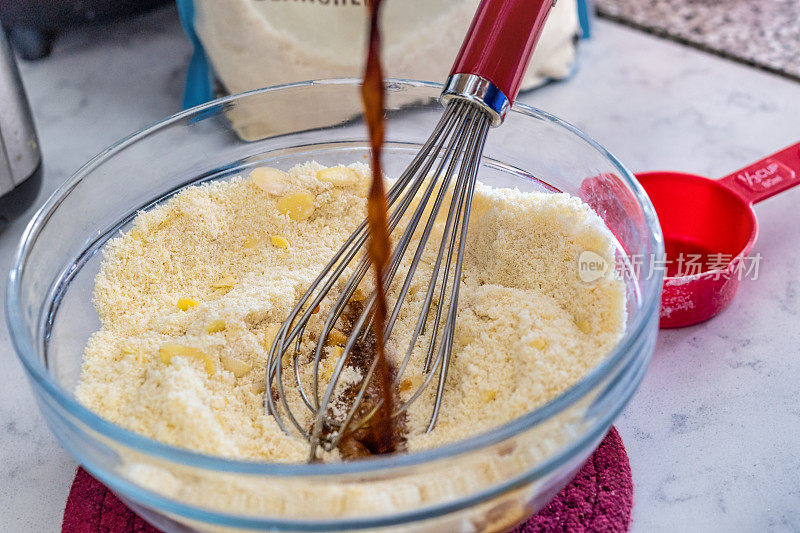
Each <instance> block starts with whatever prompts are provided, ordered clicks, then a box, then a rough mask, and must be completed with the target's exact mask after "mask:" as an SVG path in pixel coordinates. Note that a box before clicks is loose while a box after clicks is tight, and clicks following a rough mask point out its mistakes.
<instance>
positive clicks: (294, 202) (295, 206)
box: [278, 192, 315, 221]
mask: <svg viewBox="0 0 800 533" xmlns="http://www.w3.org/2000/svg"><path fill="white" fill-rule="evenodd" d="M314 200H315V198H314V195H313V194H310V193H307V192H296V193H294V194H290V195H289V196H284V197H283V198H281V199H280V200H278V212H279V213H280V214H282V215H289V218H291V219H292V220H294V221H300V220H306V219H307V218H309V217H310V216H311V215H312V214H313V213H314Z"/></svg>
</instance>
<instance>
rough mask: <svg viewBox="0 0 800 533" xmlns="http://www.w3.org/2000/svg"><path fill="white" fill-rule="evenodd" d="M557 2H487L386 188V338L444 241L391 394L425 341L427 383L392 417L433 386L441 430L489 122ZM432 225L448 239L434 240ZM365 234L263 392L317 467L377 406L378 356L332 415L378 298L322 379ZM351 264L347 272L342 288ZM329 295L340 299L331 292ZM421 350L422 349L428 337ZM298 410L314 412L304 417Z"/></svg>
mask: <svg viewBox="0 0 800 533" xmlns="http://www.w3.org/2000/svg"><path fill="white" fill-rule="evenodd" d="M551 6H552V0H546V1H542V0H483V1H482V2H481V4H480V6H479V8H478V13H477V14H476V16H475V19H474V20H473V24H472V27H471V28H470V31H469V33H468V35H467V38H466V40H465V42H464V45H463V46H462V49H461V52H460V53H459V56H458V59H457V60H456V63H455V65H454V67H453V73H452V74H451V75H450V77H449V78H448V80H447V83H446V84H445V87H444V90H443V92H442V97H441V99H442V102H443V103H444V104H445V111H444V113H443V115H442V117H441V119H440V120H439V122H438V123H437V125H436V127H435V128H434V130H433V132H432V133H431V135H430V137H429V138H428V139H427V141H426V142H425V143H424V145H423V146H422V148H421V149H420V151H419V152H418V153H417V155H416V156H415V157H414V159H413V160H412V162H411V164H410V165H409V166H408V168H407V169H406V170H405V171H404V172H403V173H402V175H401V176H400V177H399V178H398V179H397V180H396V181H395V182H394V183H393V185H392V186H391V188H390V189H389V191H388V193H387V202H388V205H389V231H390V233H391V236H392V241H393V242H395V246H394V250H393V251H392V255H391V259H390V262H389V268H388V271H387V272H386V274H385V277H384V280H383V283H384V287H385V290H386V293H387V294H389V295H391V297H392V299H393V302H391V303H390V305H389V311H390V312H389V313H388V316H387V320H386V324H385V327H384V330H383V335H384V342H385V343H386V342H388V341H389V339H390V337H391V334H392V330H393V328H394V327H395V325H396V324H397V320H398V317H399V316H400V312H401V309H402V308H403V304H404V302H406V299H407V297H408V295H409V289H410V288H411V286H412V280H413V279H414V276H415V273H417V269H418V267H419V265H420V261H421V260H422V257H423V253H424V251H425V250H426V249H427V248H428V246H430V245H431V242H432V241H433V242H435V241H438V243H436V244H435V245H438V247H437V248H436V249H435V260H434V261H433V265H432V269H431V274H430V278H429V279H428V280H427V283H424V282H423V283H422V286H423V287H425V292H424V298H423V299H422V305H421V309H420V313H419V316H418V318H417V320H416V324H415V327H414V328H413V334H412V335H411V338H410V340H409V342H408V344H407V347H406V349H405V353H404V354H403V357H402V359H400V358H399V357H395V360H396V361H397V368H396V371H395V373H394V378H393V379H394V385H395V389H396V387H397V386H399V384H400V383H401V382H402V381H403V379H404V375H405V374H406V372H407V370H408V366H409V362H410V361H411V359H412V355H414V353H415V351H416V347H417V344H418V341H420V340H422V341H427V346H426V347H425V348H424V352H422V353H421V354H420V356H424V363H423V365H422V368H423V376H421V380H420V379H417V380H411V382H413V383H420V385H419V386H418V387H417V388H416V389H415V390H414V392H413V393H412V394H410V396H408V398H407V399H406V400H405V401H404V402H402V403H399V404H398V405H397V407H396V408H395V410H394V412H393V413H392V416H395V417H396V416H399V415H401V414H402V413H404V412H405V411H407V410H408V409H409V407H410V406H411V405H412V404H413V403H414V402H415V401H417V400H418V399H419V398H420V396H422V395H423V394H424V393H425V391H426V390H428V389H429V387H430V386H431V385H432V384H433V383H434V382H435V389H434V390H433V391H432V392H431V393H432V394H433V402H432V408H431V413H430V417H429V419H428V423H427V427H426V431H430V430H431V429H433V428H434V426H435V425H436V421H437V417H438V416H439V411H440V408H441V405H442V401H443V395H444V390H445V384H446V380H447V375H448V368H449V366H450V362H451V359H452V356H453V354H452V349H453V340H454V337H455V328H456V316H457V312H458V299H459V289H460V284H461V274H462V267H463V261H464V250H465V245H466V242H467V229H468V226H469V218H470V212H471V208H472V202H473V196H474V192H475V186H476V181H477V175H478V167H479V165H480V161H481V157H482V154H483V149H484V145H485V143H486V136H487V134H488V131H489V128H490V127H492V126H497V125H499V124H500V123H502V121H503V119H504V117H505V114H506V112H507V110H508V108H509V107H510V99H509V98H513V97H515V96H516V94H517V91H518V89H519V83H520V81H521V78H522V74H523V73H524V69H525V66H526V65H527V62H528V58H529V56H530V53H531V52H532V49H533V45H534V44H535V41H536V39H537V38H538V35H539V33H540V32H541V26H542V24H543V22H544V19H545V17H546V15H547V12H548V11H549V8H550V7H551ZM499 29H502V30H503V31H498V30H499ZM501 38H502V41H501ZM475 72H479V73H481V74H485V75H479V74H475ZM490 79H492V80H495V82H492V81H489V80H490ZM445 206H447V207H446V208H445ZM437 222H438V224H439V225H440V227H442V234H441V237H440V238H438V235H437V239H432V234H433V233H434V226H435V225H436V224H437ZM437 234H438V230H437ZM367 238H368V229H367V223H366V221H365V222H362V223H361V224H360V225H359V226H358V228H357V229H356V231H355V232H353V233H352V234H351V235H350V237H349V238H348V239H347V240H346V241H345V243H344V244H343V245H342V247H341V248H340V249H339V250H338V251H337V253H336V254H335V255H334V256H333V258H332V259H331V260H330V261H329V262H328V264H327V265H326V266H325V268H324V269H323V270H322V272H320V274H319V275H318V276H317V277H316V279H315V280H314V281H313V282H312V283H311V285H310V286H309V288H308V290H307V291H306V292H305V294H303V296H302V297H301V298H300V299H299V301H298V302H297V304H296V305H295V306H294V308H293V309H292V311H291V312H290V313H289V316H288V317H287V319H286V320H285V321H284V322H283V324H282V325H281V327H280V329H279V331H278V333H277V335H276V337H275V340H274V341H273V344H272V346H271V347H270V350H269V355H268V359H267V370H266V374H267V383H266V390H265V393H264V395H265V407H266V410H267V412H268V413H270V414H272V415H273V416H274V417H275V420H276V421H277V423H278V425H279V426H280V427H281V429H283V430H284V431H285V432H286V433H292V432H297V433H299V434H300V435H302V436H303V437H305V438H306V439H307V440H308V442H309V443H310V445H311V450H310V457H311V459H312V460H313V459H316V458H317V457H318V453H319V450H320V449H321V450H324V451H331V450H333V449H335V448H336V447H337V446H339V445H340V444H341V443H342V440H343V439H345V438H346V437H347V436H348V435H351V434H353V433H354V432H355V431H357V430H359V429H360V428H363V427H365V426H368V425H369V423H370V419H371V418H372V417H373V416H374V414H375V413H376V411H377V409H378V407H379V406H380V403H381V401H382V400H380V399H379V400H378V401H377V402H373V404H366V408H365V405H362V404H363V403H364V401H365V396H367V395H368V388H369V386H370V383H371V380H372V379H373V376H374V374H375V369H376V363H377V358H373V360H372V361H371V364H370V366H369V367H368V368H367V369H366V372H364V373H363V375H362V376H361V378H360V381H359V382H358V383H357V385H355V387H354V388H352V390H351V392H352V394H351V396H352V398H351V399H350V401H349V402H348V405H346V406H345V409H339V408H337V409H333V407H334V403H335V401H336V399H337V397H338V396H339V395H341V394H342V389H343V388H344V386H343V384H342V381H343V380H342V375H343V372H344V370H345V368H346V367H347V365H348V363H349V362H351V359H352V355H353V353H354V351H355V350H356V347H357V346H358V345H359V343H363V342H365V340H366V339H367V337H368V335H369V331H370V327H371V316H372V310H373V308H374V306H375V296H374V294H373V295H371V296H370V297H368V298H367V299H366V300H364V302H363V303H362V304H359V307H361V309H360V312H359V313H358V314H357V318H355V319H354V320H353V321H352V324H351V328H350V330H349V333H348V336H347V341H346V342H345V343H344V347H343V350H342V353H341V355H340V356H339V357H338V359H337V360H336V363H335V367H334V368H333V370H332V373H331V374H330V378H329V379H328V381H327V383H323V381H324V380H323V379H321V378H320V367H321V362H322V361H323V360H324V359H325V353H324V348H325V343H326V339H327V338H328V336H329V335H330V333H331V331H332V330H333V329H334V326H335V325H336V324H337V322H338V321H339V320H340V319H341V318H342V315H343V313H345V311H346V309H347V307H348V304H350V303H351V302H352V299H353V296H354V294H355V292H356V290H357V289H358V288H359V285H360V284H361V282H362V280H363V279H364V276H365V274H366V273H367V271H368V270H369V267H370V263H369V261H368V260H367V258H366V254H365V253H364V249H365V243H366V241H367ZM412 250H413V251H412ZM409 253H413V256H410V257H411V259H410V262H409V261H407V262H406V264H407V265H408V266H407V267H406V268H401V264H402V263H403V259H404V257H406V255H407V254H409ZM351 265H352V268H351ZM348 269H351V272H350V273H349V276H348V277H347V278H346V282H344V283H342V281H343V280H344V279H345V278H344V276H345V271H346V270H348ZM342 285H343V286H342ZM340 287H341V288H340ZM334 288H336V289H335V290H337V291H339V292H338V294H336V293H334V294H331V291H332V290H334ZM329 294H331V297H330V298H328V295H329ZM326 298H328V300H329V301H330V300H332V301H333V303H332V304H331V305H330V309H329V314H328V315H327V317H326V318H325V319H324V324H323V326H322V330H321V331H320V332H319V333H318V336H317V340H316V344H315V348H314V349H313V355H312V353H309V352H308V351H307V352H306V353H303V350H302V349H301V345H302V342H303V336H304V333H305V332H306V329H307V326H308V323H309V320H310V319H311V317H312V315H313V314H314V313H315V312H316V310H318V309H319V306H320V305H321V304H322V302H323V300H325V299H326ZM314 333H317V332H314ZM421 346H425V342H423V343H422V345H421ZM400 353H401V352H399V351H398V352H397V354H396V355H399V354H400ZM312 357H313V358H312ZM310 358H311V359H310ZM301 364H302V365H304V366H306V367H307V365H309V364H311V365H313V373H312V379H311V383H310V386H309V385H304V384H303V379H302V377H301ZM289 387H291V389H289ZM289 392H291V394H292V395H295V396H294V397H295V398H296V397H297V395H299V398H300V400H301V401H290V400H289V394H288V393H289ZM293 404H294V407H292V405H293ZM298 405H299V407H298ZM298 409H300V410H304V411H307V412H305V413H301V412H297V410H298ZM334 411H336V412H334ZM309 418H310V420H311V422H310V423H309V422H308V421H309Z"/></svg>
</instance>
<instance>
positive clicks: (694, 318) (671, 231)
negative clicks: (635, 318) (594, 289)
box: [636, 143, 800, 328]
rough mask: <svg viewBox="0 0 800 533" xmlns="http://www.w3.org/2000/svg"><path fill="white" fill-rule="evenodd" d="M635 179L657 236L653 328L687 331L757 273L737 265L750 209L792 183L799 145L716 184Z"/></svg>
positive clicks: (651, 175) (753, 233)
mask: <svg viewBox="0 0 800 533" xmlns="http://www.w3.org/2000/svg"><path fill="white" fill-rule="evenodd" d="M636 177H637V178H638V179H639V182H640V183H641V184H642V187H644V189H645V191H647V194H648V196H649V197H650V200H651V201H652V202H653V205H654V206H655V209H656V213H657V214H658V218H659V220H660V221H661V228H662V230H663V232H664V244H665V247H666V250H667V256H666V259H667V261H668V263H667V264H666V265H665V266H666V267H667V277H666V278H665V279H664V292H663V294H662V297H661V327H663V328H678V327H683V326H690V325H692V324H697V323H698V322H702V321H704V320H708V319H709V318H711V317H713V316H715V315H716V314H717V313H719V312H720V311H722V310H723V309H725V307H727V306H728V304H730V303H731V300H733V296H734V295H735V294H736V289H738V288H739V282H740V281H741V280H742V278H743V277H745V276H746V275H748V271H750V270H752V269H753V268H756V267H757V263H756V264H755V267H754V266H753V265H747V264H745V263H746V261H748V259H753V258H748V257H747V255H748V254H749V253H750V252H751V251H752V249H753V245H754V244H755V242H756V237H757V236H758V220H757V219H756V213H755V211H754V210H753V204H755V203H757V202H760V201H762V200H766V199H767V198H769V197H771V196H774V195H776V194H778V193H780V192H783V191H785V190H786V189H789V188H791V187H794V186H795V185H798V184H800V143H797V144H793V145H792V146H789V147H787V148H784V149H783V150H781V151H779V152H777V153H774V154H772V155H770V156H767V157H765V158H763V159H761V160H759V161H756V162H755V163H752V164H750V165H748V166H746V167H744V168H742V169H741V170H737V171H736V172H733V173H731V174H729V175H727V176H725V177H724V178H722V179H719V180H714V179H710V178H706V177H703V176H697V175H695V174H688V173H684V172H643V173H640V174H637V175H636ZM755 259H756V260H757V258H755ZM750 275H752V274H750Z"/></svg>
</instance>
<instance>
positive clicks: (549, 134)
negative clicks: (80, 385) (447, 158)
mask: <svg viewBox="0 0 800 533" xmlns="http://www.w3.org/2000/svg"><path fill="white" fill-rule="evenodd" d="M358 87H359V81H358V80H326V81H314V82H305V83H296V84H291V85H284V86H280V87H272V88H267V89H263V90H258V91H254V92H250V93H245V94H241V95H236V96H231V97H227V98H222V99H219V100H216V101H213V102H210V103H208V104H206V105H203V106H200V107H196V108H193V109H190V110H188V111H185V112H182V113H178V114H177V115H174V116H172V117H170V118H168V119H167V120H165V121H163V122H161V123H159V124H156V125H155V126H152V127H150V128H147V129H145V130H143V131H141V132H139V133H136V134H134V135H132V136H130V137H128V138H127V139H124V140H122V141H120V142H119V143H117V144H116V145H114V146H112V147H110V148H109V149H107V150H105V151H104V152H102V153H101V154H100V155H98V156H97V157H95V158H94V159H93V160H91V161H90V162H88V163H87V164H86V165H85V166H84V167H83V168H81V169H80V170H79V171H78V172H77V173H75V175H73V176H72V177H71V178H70V179H69V180H67V181H66V183H65V184H64V185H63V186H61V187H60V188H59V189H58V190H57V191H56V192H55V194H53V196H52V197H51V198H50V199H49V200H48V201H47V202H46V203H45V205H44V206H43V207H42V208H41V209H40V210H39V212H38V213H37V214H36V216H35V217H34V218H33V220H32V221H31V223H30V225H29V226H28V228H27V230H26V231H25V234H24V236H23V238H22V242H21V244H20V246H19V249H18V250H17V253H16V257H15V259H14V265H13V268H12V270H11V274H10V278H9V284H8V292H7V300H6V305H7V315H8V321H9V327H10V330H11V336H12V339H13V342H14V345H15V347H16V350H17V353H18V354H19V358H20V360H21V361H22V363H23V365H24V367H25V369H26V371H27V374H28V377H29V379H30V383H31V386H32V387H33V390H34V392H35V397H36V400H37V402H38V404H39V408H40V409H41V411H42V413H43V415H44V418H45V420H46V421H47V424H48V425H49V427H50V429H51V430H52V431H53V433H54V434H55V435H56V437H57V438H58V440H59V441H60V442H61V444H62V445H63V446H64V447H65V448H66V449H67V450H68V451H69V452H70V453H72V455H74V456H75V458H76V459H77V460H78V461H79V462H80V463H81V464H82V465H83V466H84V467H85V468H86V469H87V470H88V471H89V472H91V473H92V474H93V475H94V476H95V477H97V478H98V479H99V480H101V481H102V482H103V483H105V484H106V485H108V486H109V487H110V488H111V489H112V490H113V491H114V492H115V493H116V494H117V495H119V496H120V497H121V498H122V499H123V500H125V501H126V502H127V503H128V504H129V505H130V506H132V507H133V508H134V509H135V510H136V511H137V512H139V513H140V514H141V515H142V516H143V517H144V518H146V519H147V520H148V521H150V522H151V523H153V524H154V525H156V526H157V527H160V528H162V529H164V530H166V531H189V530H201V531H212V530H213V531H217V530H244V531H246V530H261V529H270V528H278V529H285V530H292V531H312V530H313V531H332V530H343V529H380V530H395V529H397V530H411V531H501V530H503V529H506V528H510V527H512V526H513V525H515V524H517V523H518V522H520V521H521V520H523V519H524V518H525V517H527V516H528V515H530V514H532V513H534V512H535V511H537V510H538V509H540V508H541V507H542V506H543V505H545V504H546V503H547V501H548V500H549V499H550V498H551V497H552V496H553V495H554V494H555V493H556V492H557V491H558V490H560V489H561V488H562V487H563V486H564V485H565V484H566V483H567V481H568V480H569V479H570V478H571V477H572V476H573V475H574V473H575V472H576V470H577V469H578V468H579V467H580V466H581V465H582V463H583V462H584V461H585V460H586V458H587V457H588V455H589V454H590V453H591V452H592V450H593V449H594V448H595V447H596V445H597V444H598V443H599V441H600V440H601V439H602V437H603V436H604V435H605V433H606V431H607V430H608V428H609V426H610V425H611V423H612V421H613V420H614V418H615V417H616V416H617V415H618V414H619V412H620V411H621V410H622V408H623V407H624V406H625V404H626V403H627V402H628V401H629V400H630V398H631V396H632V395H633V393H634V391H635V389H636V388H637V386H638V385H639V383H640V381H641V379H642V376H643V374H644V372H645V369H646V366H647V363H648V361H649V358H650V356H651V354H652V351H653V346H654V342H655V338H656V332H657V327H658V309H659V296H660V290H661V278H662V275H661V272H660V270H659V269H658V268H657V266H658V264H659V262H660V261H661V259H662V257H663V255H662V254H663V245H662V238H661V231H660V229H659V225H658V221H657V219H656V216H655V214H654V212H653V209H652V206H651V205H650V202H649V201H648V199H647V197H646V196H645V194H644V191H643V190H642V189H641V187H640V186H639V185H638V183H637V182H636V181H635V180H634V178H633V176H632V175H631V173H630V172H629V171H628V170H627V169H625V167H623V166H622V165H621V164H620V163H619V162H618V161H617V160H616V159H615V158H614V157H613V156H612V155H611V154H609V153H608V152H607V151H606V150H604V149H603V148H602V147H601V146H600V145H598V144H597V143H596V142H594V141H593V140H591V139H590V138H588V137H587V136H586V135H584V134H583V133H581V132H580V131H578V130H576V129H575V128H573V127H572V126H570V125H568V124H566V123H564V122H563V121H561V120H559V119H557V118H555V117H553V116H550V115H548V114H546V113H543V112H541V111H538V110H536V109H533V108H530V107H527V106H524V105H517V106H516V107H515V108H514V110H513V111H512V112H511V113H510V114H509V116H508V118H507V119H506V121H505V124H503V126H502V127H500V128H497V129H495V130H492V131H491V132H490V134H489V140H488V143H487V145H486V150H485V155H484V160H483V166H482V168H481V171H480V175H479V179H480V180H481V181H483V182H484V183H487V184H491V185H493V186H502V187H518V188H519V189H521V190H527V191H551V192H552V191H565V192H569V193H571V194H574V195H578V196H580V197H582V198H583V199H584V200H586V201H587V202H588V203H589V204H590V205H592V207H594V209H595V210H596V211H597V212H598V214H599V215H600V216H601V217H602V218H603V219H604V220H605V221H606V224H607V225H608V227H609V228H610V229H611V230H612V232H613V233H614V234H615V235H616V237H617V240H618V241H619V249H618V257H617V259H618V261H616V263H617V264H616V265H611V266H609V265H601V267H602V268H606V267H611V268H617V269H618V270H620V272H621V274H623V275H624V279H625V281H626V286H627V289H628V303H627V307H628V309H627V311H628V318H627V329H626V332H625V335H624V337H623V338H622V339H621V340H620V342H619V343H618V345H617V346H616V347H615V349H614V350H613V351H612V352H611V353H610V354H608V356H607V357H606V358H605V359H604V360H603V361H602V362H601V363H600V364H599V365H598V366H597V367H596V368H595V369H594V370H593V371H592V372H590V373H589V374H588V375H586V376H585V377H584V378H583V379H582V380H580V381H579V382H578V383H576V384H575V385H573V386H572V387H570V388H569V389H568V390H566V391H565V392H564V393H563V394H562V395H560V396H559V397H557V398H555V399H554V400H552V401H551V402H549V403H547V404H546V405H543V406H540V407H539V408H537V409H534V410H531V411H530V412H529V413H527V414H526V415H524V416H522V417H520V418H518V419H516V420H513V421H512V422H509V423H507V424H505V425H503V426H501V427H498V428H496V429H494V430H492V431H490V432H486V433H482V434H479V435H477V436H475V437H472V438H470V439H467V440H463V441H459V442H456V443H453V444H449V445H447V446H442V447H440V448H436V449H431V450H427V451H424V452H418V453H412V454H406V455H398V456H393V457H380V458H375V459H370V460H362V461H356V462H350V463H339V464H313V465H309V464H271V463H259V462H249V461H242V460H232V459H225V458H221V457H215V456H208V455H203V454H199V453H194V452H192V451H189V450H185V449H179V448H176V447H172V446H169V445H166V444H162V443H159V442H156V441H154V440H151V439H148V438H146V437H143V436H141V435H138V434H135V433H132V432H130V431H128V430H126V429H123V428H122V427H119V426H117V425H115V424H113V423H111V422H108V421H106V420H104V419H102V418H100V417H99V416H97V415H95V414H94V413H92V412H91V411H89V410H87V409H86V408H85V407H83V406H82V405H81V404H79V403H78V402H77V401H76V399H75V397H74V395H73V390H74V388H75V385H76V383H77V381H78V379H79V376H80V368H81V357H82V352H83V348H84V345H85V343H86V341H87V339H88V337H89V336H90V334H91V333H92V332H93V331H95V330H96V329H97V328H98V326H99V321H98V318H97V315H96V313H95V311H94V309H93V307H92V303H91V299H92V288H93V284H94V277H95V274H96V273H97V272H98V268H99V265H100V262H101V256H102V254H99V253H98V251H100V249H101V247H102V246H103V244H104V243H105V242H106V241H107V240H108V239H109V238H110V237H113V236H114V235H116V234H118V232H119V231H120V230H126V229H128V228H129V226H130V224H131V221H132V219H133V218H134V217H135V215H136V213H137V212H138V211H140V210H142V209H148V208H151V207H152V206H153V205H155V204H156V203H158V202H162V201H164V199H165V198H168V197H170V196H172V195H174V194H175V193H176V192H178V191H180V190H181V189H183V188H184V187H186V186H188V185H190V184H194V183H199V182H203V181H208V180H217V179H225V178H229V177H231V176H233V175H236V174H239V173H241V172H243V171H246V169H248V168H249V167H252V166H256V165H264V164H267V165H271V166H277V167H281V168H289V167H290V166H292V165H294V164H296V163H301V162H305V161H307V160H310V159H313V160H316V161H318V162H320V163H322V164H325V165H335V164H339V163H349V162H352V161H359V160H364V158H365V157H366V155H367V154H368V147H367V142H366V131H365V128H364V125H363V122H362V120H361V103H360V100H359V90H358ZM387 90H388V94H387V131H386V150H385V156H384V157H385V167H386V171H387V173H388V174H389V175H394V176H397V175H399V173H400V171H401V170H402V169H403V168H404V167H405V166H406V165H407V163H408V162H409V161H410V160H411V158H412V157H413V155H414V154H415V152H416V151H417V149H418V148H419V146H420V145H421V143H423V142H424V141H425V139H426V138H427V136H428V133H429V132H430V131H431V130H432V129H433V126H434V124H435V122H436V121H437V119H438V117H439V116H440V114H441V111H442V109H441V106H440V105H439V104H438V102H437V98H438V94H439V90H440V87H439V86H438V85H435V84H429V83H421V82H414V81H399V80H397V81H394V80H390V81H388V82H387ZM579 266H580V261H579V258H576V275H581V272H580V269H579ZM584 266H585V265H584ZM595 267H597V265H589V271H588V272H589V273H591V269H592V268H595ZM585 273H586V272H584V274H585ZM524 274H525V273H524V272H520V275H524ZM586 282H587V283H589V282H591V280H590V279H588V280H586ZM223 493H224V494H225V495H226V496H225V497H224V498H223V497H222V494H223ZM359 494H362V495H363V494H369V495H370V496H372V497H371V498H370V500H369V501H371V502H372V503H371V504H370V505H366V506H365V505H350V504H349V503H348V504H344V503H342V502H344V501H345V499H349V502H350V503H353V502H356V501H358V498H359ZM376 495H382V496H381V498H377V499H376V498H375V496H376ZM277 497H280V499H281V502H282V503H281V505H280V509H279V510H277V511H276V508H277V507H276V505H274V504H275V498H277ZM267 500H271V501H267ZM376 501H378V502H379V503H378V504H375V502H376ZM222 502H225V503H224V504H223V503H222ZM309 502H311V504H309Z"/></svg>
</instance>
